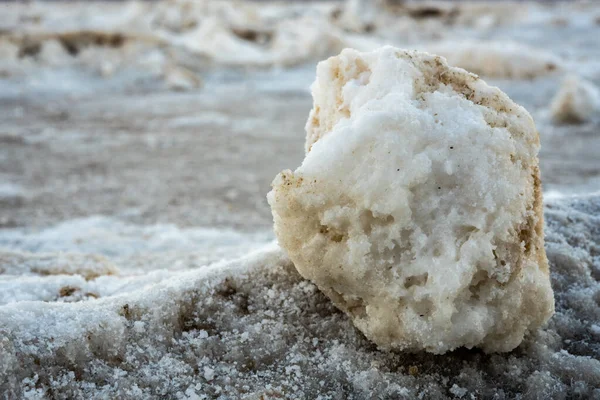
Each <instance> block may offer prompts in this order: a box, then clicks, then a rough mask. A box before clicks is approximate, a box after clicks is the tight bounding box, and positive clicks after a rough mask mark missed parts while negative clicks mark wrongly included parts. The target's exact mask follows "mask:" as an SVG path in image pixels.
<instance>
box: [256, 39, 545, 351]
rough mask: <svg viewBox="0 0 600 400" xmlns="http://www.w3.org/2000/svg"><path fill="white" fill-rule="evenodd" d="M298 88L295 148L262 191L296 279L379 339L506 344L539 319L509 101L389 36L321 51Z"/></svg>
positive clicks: (537, 282)
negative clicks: (306, 112) (294, 165)
mask: <svg viewBox="0 0 600 400" xmlns="http://www.w3.org/2000/svg"><path fill="white" fill-rule="evenodd" d="M359 76H364V77H367V78H364V80H362V81H360V80H358V79H357V77H359ZM349 82H352V84H351V90H347V88H348V87H349V86H348V83H349ZM357 82H360V87H358V88H357V87H356V85H357ZM312 92H313V98H314V106H313V110H312V111H311V113H310V116H309V119H308V122H307V125H306V130H307V141H306V151H307V154H306V158H305V159H304V162H303V163H302V165H301V166H300V167H299V168H298V169H297V170H296V171H295V172H292V171H289V170H287V171H283V172H282V173H280V174H279V175H278V176H277V177H276V178H275V180H274V181H273V190H272V191H271V192H270V193H269V195H268V200H269V204H270V205H271V208H272V212H273V217H274V221H275V232H276V234H277V237H278V240H279V243H280V244H281V246H282V247H283V248H284V249H285V250H286V251H287V253H288V254H289V257H290V258H291V259H292V261H293V262H294V264H295V266H296V268H297V270H298V271H299V272H300V274H301V275H302V276H304V277H305V278H307V279H309V280H311V281H312V282H313V283H315V284H316V285H317V286H318V287H319V289H321V290H322V291H323V292H324V293H325V294H326V295H327V296H328V297H329V298H330V299H331V300H332V301H333V302H334V303H335V304H336V305H337V307H339V308H340V309H341V310H343V311H344V312H345V313H346V314H347V315H348V316H349V317H350V318H351V319H352V321H353V322H354V324H355V325H356V326H357V327H358V328H359V329H360V330H361V331H362V332H363V333H364V334H365V335H366V336H367V337H368V338H369V339H370V340H372V341H373V342H375V343H376V344H377V345H378V346H379V347H380V348H382V349H397V350H411V351H417V350H422V349H424V350H426V351H429V352H432V353H444V352H446V351H449V350H452V349H455V348H457V347H460V346H465V347H468V348H471V347H474V346H477V347H480V348H483V349H484V350H485V351H488V352H495V351H510V350H512V349H514V348H515V347H516V346H518V345H519V344H520V343H521V341H522V340H523V337H524V334H525V333H526V332H528V331H531V330H535V329H536V328H537V327H539V326H540V325H542V324H543V323H545V322H546V321H547V320H548V318H549V317H550V316H551V315H552V313H553V311H554V300H553V294H552V289H551V286H550V280H549V276H548V262H547V259H546V254H545V251H544V241H543V233H542V225H543V220H542V218H543V217H542V195H541V193H542V192H541V183H540V177H539V168H538V158H537V154H538V151H539V136H538V133H537V130H536V128H535V125H534V123H533V120H532V118H531V116H530V115H529V114H528V113H527V111H526V110H525V109H524V108H522V107H520V106H519V105H517V104H515V103H514V102H513V101H511V100H510V99H509V98H508V97H507V96H506V95H505V94H504V93H503V92H501V91H500V90H499V89H497V88H495V87H491V86H488V85H487V84H486V83H485V82H484V81H482V80H481V79H479V78H478V77H477V76H475V75H473V74H470V73H468V72H466V71H464V70H462V69H459V68H454V67H450V66H448V65H447V62H446V60H445V59H444V58H441V57H438V56H434V55H430V54H427V53H421V52H414V51H404V50H399V49H395V48H393V47H389V46H388V47H383V48H381V49H379V50H376V51H374V52H370V53H359V52H357V51H355V50H352V49H347V50H344V51H343V52H342V53H341V54H340V55H339V56H336V57H333V58H330V59H328V60H327V61H324V62H321V63H320V64H319V65H318V67H317V79H316V82H315V83H314V84H313V87H312ZM449 163H450V164H451V165H452V166H453V168H452V170H451V171H449V170H448V169H447V165H449Z"/></svg>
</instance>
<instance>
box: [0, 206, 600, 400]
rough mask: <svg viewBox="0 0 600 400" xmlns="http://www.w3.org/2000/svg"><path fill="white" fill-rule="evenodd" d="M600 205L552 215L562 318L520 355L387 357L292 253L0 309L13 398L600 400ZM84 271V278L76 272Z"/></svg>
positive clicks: (0, 352)
mask: <svg viewBox="0 0 600 400" xmlns="http://www.w3.org/2000/svg"><path fill="white" fill-rule="evenodd" d="M599 215H600V197H599V196H598V195H596V196H588V197H577V198H573V199H564V200H556V201H553V202H551V203H550V204H549V205H548V206H547V208H546V227H547V229H546V246H547V253H548V258H549V261H550V266H551V271H552V285H553V286H554V289H555V295H556V299H557V303H556V304H557V310H556V314H555V315H554V317H553V318H552V319H551V320H550V322H549V324H548V326H547V327H545V328H544V329H542V330H540V331H538V332H537V333H535V334H534V335H530V336H528V337H527V338H526V339H525V341H524V342H523V344H522V345H521V346H520V348H519V351H516V352H512V353H506V354H494V355H486V354H484V353H482V352H480V351H476V350H465V349H461V350H458V351H455V352H451V353H448V354H446V355H444V356H443V357H440V356H434V355H432V354H429V353H425V352H419V353H416V354H411V355H408V356H407V355H403V354H398V353H389V352H380V351H377V350H376V349H375V348H374V346H372V345H371V343H370V342H369V341H368V340H366V339H365V338H364V336H363V335H362V334H361V333H360V332H359V331H358V330H357V329H355V328H354V327H353V325H352V322H351V321H350V319H348V318H347V317H346V316H344V315H343V314H342V313H340V312H339V311H337V310H336V308H335V307H334V306H333V305H332V303H331V301H329V299H327V298H326V297H325V296H324V295H323V294H322V293H321V292H320V291H319V290H318V289H317V288H316V287H315V286H314V285H312V284H311V283H309V282H308V281H306V280H304V279H302V277H301V276H300V275H299V274H298V273H297V272H296V270H295V268H294V266H293V264H292V263H291V262H290V261H289V259H287V257H286V256H285V255H284V254H283V252H282V251H281V250H280V249H279V248H277V247H275V246H269V247H267V248H263V249H261V250H259V251H257V252H255V253H254V254H250V255H247V256H245V257H243V258H240V259H238V260H235V261H229V262H225V263H220V264H215V265H213V266H209V267H206V268H202V269H196V270H193V271H185V272H180V273H179V274H178V275H177V276H171V277H170V278H168V279H163V280H161V281H160V282H158V283H157V284H156V285H155V286H153V287H149V288H147V289H144V290H142V291H138V292H135V293H129V294H127V295H121V296H117V297H112V298H106V299H98V300H90V301H85V302H79V303H46V302H42V301H35V302H32V301H24V302H19V303H14V304H9V305H6V306H0V360H2V363H1V364H0V366H1V368H0V393H3V394H4V395H5V396H8V398H43V397H49V396H51V397H57V398H123V399H139V398H165V397H169V398H170V397H173V398H188V399H193V398H197V397H194V396H198V397H199V398H203V397H202V396H207V397H208V398H215V397H219V396H222V397H223V398H249V399H258V398H261V396H263V397H264V398H294V399H297V398H318V396H321V398H325V399H327V398H329V399H336V398H374V397H376V398H406V399H412V398H428V399H446V398H453V397H454V396H457V394H456V393H458V394H463V398H470V397H471V396H472V397H477V398H493V397H494V396H496V397H499V398H524V399H529V398H531V399H534V398H596V397H598V396H600V390H599V389H598V388H599V387H600V361H598V356H599V355H600V325H599V324H598V321H599V320H600V314H599V307H598V304H599V302H600V283H599V278H600V260H599V259H598V257H597V250H596V249H597V248H598V247H599V246H600V234H599V232H598V229H597V227H598V226H599V225H600V217H599ZM74 269H77V268H76V267H74Z"/></svg>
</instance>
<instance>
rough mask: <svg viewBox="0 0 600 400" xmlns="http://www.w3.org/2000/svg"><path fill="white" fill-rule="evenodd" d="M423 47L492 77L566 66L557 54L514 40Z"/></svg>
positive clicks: (520, 76) (512, 76)
mask: <svg viewBox="0 0 600 400" xmlns="http://www.w3.org/2000/svg"><path fill="white" fill-rule="evenodd" d="M422 47H423V48H424V49H425V50H426V51H429V52H431V53H434V54H439V55H441V56H444V57H445V58H446V59H447V60H448V63H450V64H451V65H455V66H457V67H461V68H464V69H466V70H467V71H470V72H473V73H476V74H479V75H482V76H485V77H490V78H505V79H532V78H537V77H540V76H545V75H548V74H553V73H555V72H557V71H559V70H560V69H562V62H561V60H560V58H558V57H557V56H555V55H554V54H552V53H549V52H547V51H543V50H538V49H533V48H531V47H529V46H526V45H523V44H519V43H514V42H506V41H487V42H486V41H481V42H480V41H462V42H461V41H459V42H457V41H452V42H443V43H436V44H432V45H424V46H422Z"/></svg>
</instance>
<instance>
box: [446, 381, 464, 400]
mask: <svg viewBox="0 0 600 400" xmlns="http://www.w3.org/2000/svg"><path fill="white" fill-rule="evenodd" d="M467 392H468V390H467V389H465V388H462V387H460V386H458V385H457V384H456V383H455V384H454V385H452V387H451V388H450V393H452V394H453V395H455V396H456V397H458V398H459V399H462V398H463V397H464V396H465V394H467Z"/></svg>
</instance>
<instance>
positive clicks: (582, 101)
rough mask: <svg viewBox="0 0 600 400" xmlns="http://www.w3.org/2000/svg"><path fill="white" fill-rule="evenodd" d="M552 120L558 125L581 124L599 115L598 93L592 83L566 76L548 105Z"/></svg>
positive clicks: (599, 101) (599, 94) (599, 102)
mask: <svg viewBox="0 0 600 400" xmlns="http://www.w3.org/2000/svg"><path fill="white" fill-rule="evenodd" d="M550 113H551V115H552V119H554V121H556V122H559V123H581V122H585V121H587V120H589V119H591V118H592V117H593V116H594V115H595V114H598V113H600V91H599V90H598V88H597V87H596V86H594V84H593V83H591V82H589V81H587V80H585V79H581V78H578V77H577V76H567V77H566V78H565V79H564V80H563V82H562V84H561V87H560V89H559V90H558V92H557V93H556V95H555V96H554V98H553V99H552V103H551V104H550Z"/></svg>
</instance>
